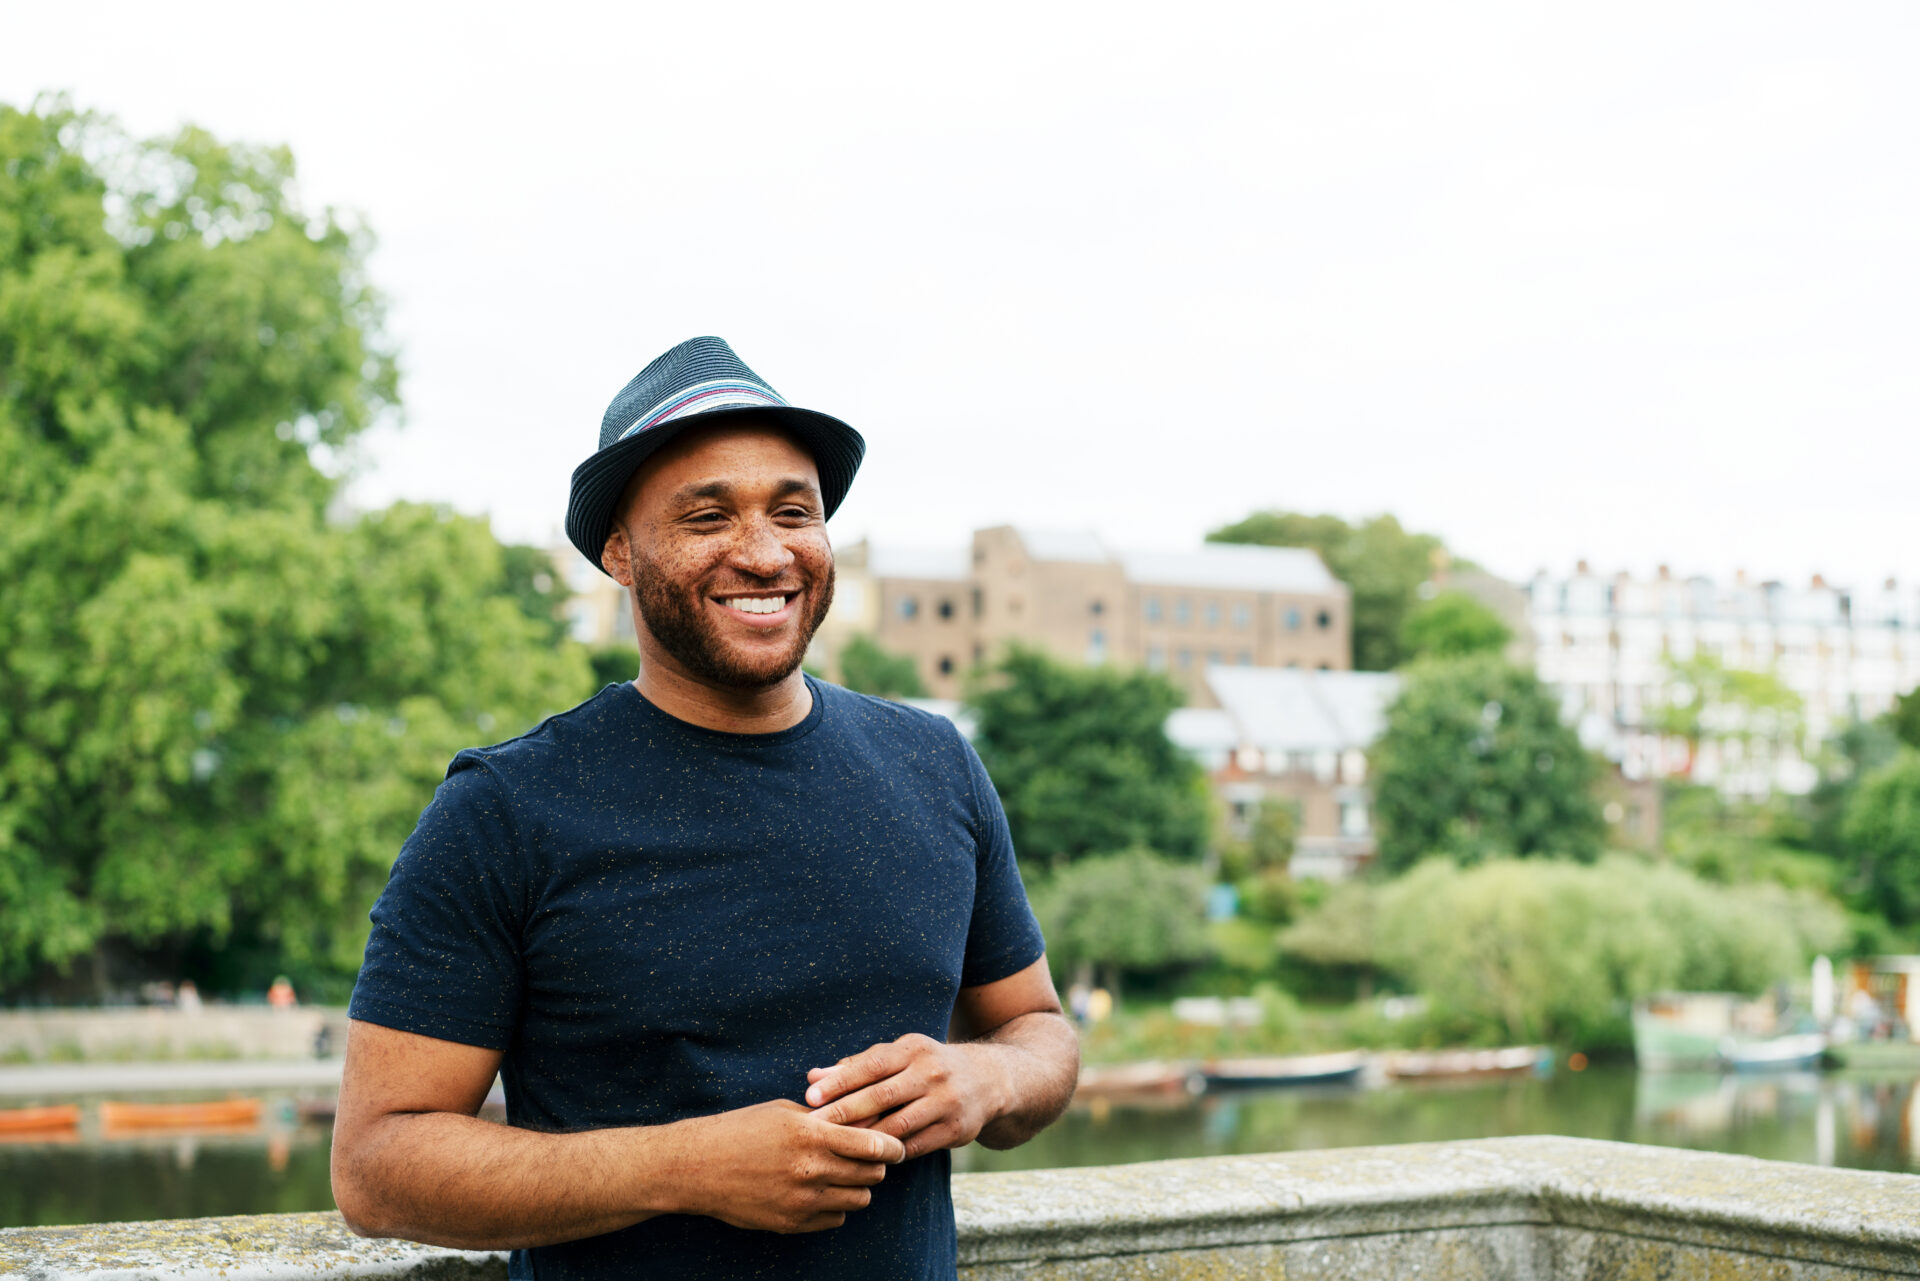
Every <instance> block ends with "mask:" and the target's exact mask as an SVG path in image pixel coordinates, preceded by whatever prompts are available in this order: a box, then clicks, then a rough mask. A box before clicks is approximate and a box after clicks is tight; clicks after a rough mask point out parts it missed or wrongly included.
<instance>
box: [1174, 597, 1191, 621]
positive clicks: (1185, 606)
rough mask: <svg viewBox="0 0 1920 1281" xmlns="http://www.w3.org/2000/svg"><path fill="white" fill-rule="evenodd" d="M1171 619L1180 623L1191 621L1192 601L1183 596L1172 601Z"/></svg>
mask: <svg viewBox="0 0 1920 1281" xmlns="http://www.w3.org/2000/svg"><path fill="white" fill-rule="evenodd" d="M1173 621H1174V622H1176V623H1182V624H1185V623H1191V622H1192V621H1193V602H1192V601H1190V600H1188V599H1186V598H1185V597H1184V596H1183V597H1181V598H1180V599H1179V600H1177V601H1175V602H1173Z"/></svg>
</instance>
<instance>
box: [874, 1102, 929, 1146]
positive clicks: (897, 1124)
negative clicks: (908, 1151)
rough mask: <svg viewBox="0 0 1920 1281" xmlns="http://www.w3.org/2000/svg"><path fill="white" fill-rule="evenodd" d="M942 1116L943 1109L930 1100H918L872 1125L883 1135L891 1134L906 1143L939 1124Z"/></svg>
mask: <svg viewBox="0 0 1920 1281" xmlns="http://www.w3.org/2000/svg"><path fill="white" fill-rule="evenodd" d="M942 1115H943V1113H942V1109H940V1108H939V1107H938V1106H936V1105H935V1104H934V1103H932V1102H931V1101H930V1100H927V1099H916V1100H914V1101H913V1102H912V1103H909V1104H907V1106H905V1107H903V1108H901V1109H900V1110H899V1111H897V1112H890V1113H888V1114H887V1115H886V1116H883V1117H881V1118H880V1119H879V1120H877V1121H874V1122H872V1123H871V1124H872V1125H873V1128H874V1129H876V1130H878V1131H880V1132H881V1133H882V1134H891V1135H892V1136H893V1137H894V1138H896V1139H899V1140H900V1141H901V1142H902V1143H905V1142H906V1141H907V1140H908V1139H910V1138H912V1137H913V1136H914V1135H916V1134H918V1133H919V1132H920V1131H922V1130H924V1129H926V1128H927V1127H928V1126H929V1125H933V1124H935V1123H937V1122H938V1121H939V1120H940V1119H941V1117H942Z"/></svg>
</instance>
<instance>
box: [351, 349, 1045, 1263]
mask: <svg viewBox="0 0 1920 1281" xmlns="http://www.w3.org/2000/svg"><path fill="white" fill-rule="evenodd" d="M600 443H601V448H600V449H599V450H598V451H597V452H596V453H595V454H594V455H593V456H592V457H590V458H589V459H588V460H587V461H586V462H585V463H583V464H581V466H580V468H579V469H577V470H576V471H575V473H574V482H573V494H572V497H571V500H570V503H569V511H568V518H567V529H568V534H569V537H570V538H571V539H572V540H573V542H574V544H575V545H576V546H578V547H579V548H580V549H581V551H582V552H583V553H584V554H587V555H589V556H590V557H591V558H593V559H595V560H596V561H597V562H598V563H599V564H600V565H601V567H602V568H604V569H605V570H606V572H607V573H608V574H610V575H612V577H613V578H614V579H615V580H617V581H618V582H619V583H621V585H622V586H624V587H626V588H627V589H628V595H629V598H630V603H631V606H632V609H633V619H634V630H635V632H636V634H637V636H638V638H639V647H640V658H641V667H640V675H639V677H638V678H637V679H636V680H634V681H633V682H632V683H630V684H622V685H611V686H608V687H607V688H606V689H604V690H602V691H601V692H600V693H599V694H598V695H596V696H595V697H593V698H592V699H590V700H588V701H587V702H586V703H583V704H581V705H580V706H579V707H576V708H574V709H573V710H572V711H569V712H565V713H563V714H561V715H558V716H554V717H552V718H550V719H549V720H547V721H546V722H544V723H543V724H542V725H541V726H539V727H538V728H537V729H535V730H534V731H532V732H531V733H529V734H527V735H524V736H523V737H521V738H518V739H514V740H512V741H510V742H507V743H502V744H499V745H497V746H495V747H491V748H486V749H481V750H470V751H465V752H462V753H460V754H459V756H457V757H456V758H455V759H454V762H453V764H452V766H451V767H450V768H449V770H448V772H447V778H446V781H445V782H444V783H442V784H441V786H440V788H439V790H438V791H437V792H436V793H435V795H434V799H433V802H432V804H431V805H429V806H428V807H427V809H426V811H425V812H424V813H423V814H422V815H421V818H420V823H419V826H418V827H417V828H415V830H414V833H413V835H412V836H411V837H410V838H409V839H408V841H407V843H406V845H405V847H404V848H403V849H402V851H401V854H400V857H399V859H398V861H397V862H396V863H395V865H394V869H393V874H392V877H391V879H390V880H389V882H388V885H387V889H386V891H385V892H384V893H383V894H382V895H381V898H380V901H379V902H378V903H377V904H376V905H375V907H374V910H373V927H374V928H373V934H372V937H371V939H370V940H369V942H368V945H367V959H366V964H365V966H364V967H363V968H362V970H361V975H360V981H359V983H358V985H357V986H356V988H355V990H354V996H353V1004H352V1008H351V1014H352V1019H353V1021H352V1024H351V1031H350V1034H349V1037H348V1041H347V1063H346V1071H345V1076H344V1078H343V1080H342V1083H341V1092H340V1107H339V1113H338V1116H337V1119H336V1121H335V1124H334V1145H333V1188H334V1197H335V1199H336V1201H337V1202H338V1203H339V1206H340V1209H341V1211H342V1212H343V1213H344V1214H345V1216H346V1218H347V1221H348V1223H349V1224H351V1225H352V1226H353V1228H354V1229H355V1231H358V1232H361V1233H363V1234H365V1235H378V1236H403V1237H409V1238H412V1239H415V1240H421V1241H428V1242H434V1243H439V1244H446V1245H453V1246H459V1247H463V1248H468V1249H501V1248H510V1249H512V1250H513V1251H514V1254H513V1258H512V1263H511V1265H510V1269H509V1272H510V1275H512V1276H515V1277H534V1276H539V1277H543V1278H552V1277H563V1278H564V1277H602V1276H621V1277H626V1276H662V1277H694V1276H702V1277H704V1276H712V1277H741V1276H765V1277H783V1278H784V1277H915V1278H919V1277H951V1276H952V1275H953V1273H954V1267H955V1257H954V1237H953V1211H952V1204H951V1202H950V1200H949V1198H948V1170H949V1158H948V1153H947V1150H948V1149H950V1148H954V1147H959V1146H961V1145H963V1144H965V1143H968V1142H971V1141H973V1140H975V1139H976V1138H977V1139H978V1140H979V1141H980V1142H982V1143H985V1144H988V1145H989V1146H994V1147H1009V1146H1012V1145H1014V1144H1017V1143H1021V1142H1024V1141H1025V1140H1026V1139H1028V1138H1029V1137H1031V1136H1032V1135H1033V1134H1034V1133H1036V1132H1037V1131H1038V1130H1039V1129H1040V1128H1042V1127H1043V1126H1045V1125H1047V1124H1048V1123H1050V1122H1051V1121H1052V1120H1053V1119H1054V1118H1055V1117H1056V1116H1058V1115H1059V1113H1060V1111H1061V1110H1062V1109H1063V1108H1064V1107H1065V1106H1066V1102H1067V1100H1068V1098H1069V1097H1070V1095H1071V1094H1072V1090H1073V1082H1074V1079H1075V1075H1076V1071H1077V1067H1078V1049H1077V1043H1076V1041H1075V1038H1074V1035H1073V1032H1072V1030H1071V1029H1070V1028H1069V1026H1068V1025H1067V1023H1066V1021H1065V1019H1064V1018H1063V1017H1062V1015H1061V1012H1060V1005H1059V1001H1058V999H1057V997H1056V996H1055V994H1054V990H1053V985H1052V982H1051V980H1050V979H1049V977H1048V974H1047V966H1046V959H1045V956H1044V955H1043V950H1042V943H1041V939H1040V934H1039V930H1038V928H1037V927H1036V925H1035V924H1034V920H1033V915H1032V912H1031V910H1030V909H1029V908H1028V906H1027V902H1026V899H1025V896H1024V895H1023V893H1022V891H1021V888H1020V881H1019V876H1018V872H1017V869H1016V867H1015V864H1014V857H1013V849H1012V846H1011V843H1010V842H1009V840H1008V837H1007V826H1006V819H1005V816H1004V815H1003V814H1002V812H1001V809H1000V805H999V801H998V799H997V798H996V796H995V794H994V791H993V787H992V785H991V784H990V783H989V782H988V780H987V778H986V775H985V772H984V771H983V770H982V769H981V767H980V763H979V759H978V758H977V757H976V756H975V755H974V754H973V751H972V749H971V748H970V747H969V746H968V745H967V743H966V742H965V740H964V739H962V738H961V737H960V736H959V735H958V734H957V733H956V732H955V731H954V729H953V728H952V726H951V725H949V724H948V723H947V722H946V721H944V720H942V719H940V718H938V717H933V716H928V715H926V714H923V713H920V712H917V711H914V710H912V709H910V708H906V707H902V706H899V705H896V704H892V703H886V702H882V701H880V700H877V699H870V698H865V697H863V696H860V695H856V694H852V693H849V692H848V691H846V690H842V689H839V688H837V687H835V686H832V685H826V684H823V683H820V682H817V681H813V680H811V679H808V678H807V677H806V676H805V675H803V674H802V672H801V671H800V660H801V657H802V655H803V654H804V653H805V650H806V646H807V642H808V641H809V639H811V637H812V635H813V632H814V630H815V628H817V627H818V626H819V624H820V620H821V619H822V617H824V616H825V614H826V611H827V606H828V604H829V602H830V601H831V600H832V596H833V553H832V549H831V547H830V546H829V544H828V540H827V535H826V519H827V517H828V516H830V515H831V514H832V513H833V510H834V508H835V507H837V506H838V505H839V502H840V500H841V498H842V497H843V496H844V495H845V493H846V490H847V487H848V485H849V484H850V483H851V482H852V479H853V474H854V472H855V470H856V469H857V468H858V466H859V463H860V459H861V456H862V453H863V451H864V444H863V442H862V441H861V438H860V437H859V435H858V434H856V433H855V432H854V431H853V429H852V428H851V427H848V426H847V425H846V424H844V423H842V422H840V421H839V420H838V419H834V418H830V417H828V416H827V415H824V414H818V413H814V412H812V411H808V410H802V409H798V408H794V407H790V406H787V405H786V404H785V402H784V401H782V400H781V399H780V398H779V397H778V396H777V395H776V394H775V393H774V392H773V391H772V389H771V388H770V387H768V386H767V385H766V384H765V383H764V382H763V381H762V380H760V379H759V378H758V376H756V375H755V374H754V373H753V372H752V371H751V370H750V369H748V368H747V367H746V366H745V365H744V364H742V363H741V362H740V361H739V360H738V358H737V357H735V356H734V354H733V352H732V351H731V350H730V349H729V348H728V347H727V345H726V344H725V343H724V342H721V341H720V340H719V339H717V338H698V339H694V340H692V341H690V342H687V343H683V344H681V345H680V346H679V347H676V348H674V349H673V350H672V351H670V352H668V353H667V354H666V355H664V356H662V357H661V358H660V359H659V360H656V361H654V362H653V363H652V364H650V365H648V366H647V368H646V369H645V370H643V371H642V372H641V374H640V375H639V376H638V377H636V378H635V379H634V380H633V382H632V383H630V384H628V386H627V387H626V388H625V389H624V390H623V391H622V392H621V393H620V395H619V396H617V397H615V399H614V402H613V404H612V405H611V406H610V407H609V409H608V411H607V416H606V420H605V421H604V423H603V424H602V428H601V442H600ZM496 1071H498V1072H499V1074H500V1076H501V1078H502V1079H503V1081H504V1083H505V1086H506V1093H507V1115H508V1121H509V1124H508V1125H507V1126H499V1125H494V1124H491V1123H488V1122H483V1121H480V1120H479V1119H477V1117H476V1116H475V1113H476V1112H477V1111H478V1110H479V1107H480V1104H481V1102H482V1101H483V1100H484V1099H485V1097H486V1094H487V1091H488V1088H489V1086H490V1085H491V1083H492V1081H493V1079H494V1075H495V1072H496Z"/></svg>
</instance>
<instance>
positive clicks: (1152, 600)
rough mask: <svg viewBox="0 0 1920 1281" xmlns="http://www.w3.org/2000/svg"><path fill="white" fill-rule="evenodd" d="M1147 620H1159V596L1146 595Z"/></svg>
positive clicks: (1151, 621) (1155, 621) (1150, 621)
mask: <svg viewBox="0 0 1920 1281" xmlns="http://www.w3.org/2000/svg"><path fill="white" fill-rule="evenodd" d="M1147 621H1148V622H1149V623H1157V622H1159V621H1160V598H1159V597H1158V596H1149V597H1147Z"/></svg>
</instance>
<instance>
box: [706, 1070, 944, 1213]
mask: <svg viewBox="0 0 1920 1281" xmlns="http://www.w3.org/2000/svg"><path fill="white" fill-rule="evenodd" d="M671 1128H673V1129H674V1130H677V1131H679V1133H678V1134H676V1135H675V1141H676V1143H685V1144H686V1145H688V1146H687V1147H686V1148H685V1149H684V1151H685V1155H686V1160H687V1161H688V1165H689V1170H690V1173H692V1174H693V1175H694V1180H693V1186H692V1187H690V1188H689V1189H688V1194H687V1200H688V1203H687V1206H686V1213H689V1214H705V1215H711V1216H712V1217H713V1218H716V1219H719V1220H721V1221H722V1222H724V1223H731V1224H732V1225H733V1226H734V1227H736V1228H759V1229H762V1230H765V1231H769V1232H818V1231H821V1230H822V1229H824V1228H837V1227H839V1226H840V1225H841V1224H842V1223H845V1222H846V1221H847V1213H848V1211H851V1210H864V1209H866V1207H867V1203H868V1202H869V1201H871V1200H872V1199H873V1193H872V1192H870V1191H869V1190H868V1189H870V1188H871V1187H873V1185H874V1184H876V1183H878V1182H880V1180H881V1179H883V1178H885V1177H886V1173H887V1166H889V1165H892V1164H895V1163H897V1162H899V1161H902V1160H904V1159H905V1158H906V1156H907V1155H908V1153H907V1152H906V1151H905V1150H904V1148H903V1146H902V1145H901V1143H900V1141H899V1139H898V1138H897V1137H895V1136H893V1135H890V1134H883V1133H880V1132H878V1131H877V1130H872V1129H863V1128H859V1127H855V1126H848V1125H842V1124H838V1123H836V1122H835V1121H834V1120H833V1119H832V1118H831V1117H827V1116H824V1115H823V1114H821V1113H819V1112H810V1111H808V1110H807V1109H806V1108H803V1107H801V1106H800V1105H799V1104H798V1103H795V1102H793V1101H792V1100H791V1099H778V1100H775V1101H774V1102H772V1103H759V1104H755V1105H754V1106H752V1107H745V1108H737V1109H735V1110H733V1111H731V1112H721V1113H719V1114H717V1115H714V1116H706V1117H698V1118H695V1119H692V1120H687V1121H681V1122H678V1123H676V1124H675V1125H674V1126H673V1127H671Z"/></svg>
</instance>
